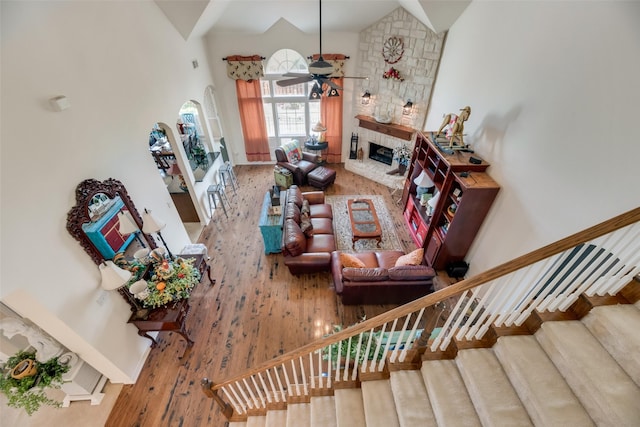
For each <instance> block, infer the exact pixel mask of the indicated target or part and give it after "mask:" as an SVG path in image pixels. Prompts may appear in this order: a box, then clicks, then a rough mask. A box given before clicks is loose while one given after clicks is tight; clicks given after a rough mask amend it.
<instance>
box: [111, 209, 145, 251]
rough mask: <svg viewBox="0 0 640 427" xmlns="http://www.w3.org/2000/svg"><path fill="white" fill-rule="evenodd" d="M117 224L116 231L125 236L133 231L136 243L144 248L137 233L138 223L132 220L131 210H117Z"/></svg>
mask: <svg viewBox="0 0 640 427" xmlns="http://www.w3.org/2000/svg"><path fill="white" fill-rule="evenodd" d="M118 224H119V226H118V232H119V233H120V234H122V235H123V236H126V235H127V234H131V233H135V234H134V235H135V237H136V240H137V241H138V243H140V246H142V247H143V248H146V246H145V244H144V242H143V241H142V239H141V238H140V236H139V235H138V232H139V231H140V229H139V228H138V225H137V224H136V222H135V221H134V220H133V217H132V216H131V212H129V211H120V212H118Z"/></svg>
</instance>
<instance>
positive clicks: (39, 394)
mask: <svg viewBox="0 0 640 427" xmlns="http://www.w3.org/2000/svg"><path fill="white" fill-rule="evenodd" d="M23 366H24V367H26V368H22V367H23ZM4 369H5V370H8V372H5V373H3V374H2V375H0V392H2V393H4V394H5V395H6V396H7V399H8V402H7V405H9V406H11V407H12V408H24V410H25V411H26V412H27V414H28V415H29V416H31V415H32V414H33V413H34V412H36V411H37V410H38V409H40V406H42V405H49V406H55V407H60V406H61V403H60V402H58V401H56V400H54V399H51V398H50V397H48V396H47V395H46V393H45V389H46V388H48V387H50V388H60V387H61V386H62V374H64V373H65V372H67V371H68V370H69V366H68V365H63V364H61V363H60V362H59V361H58V358H57V357H54V358H51V359H49V360H47V361H46V362H44V363H41V362H38V361H37V360H36V353H35V352H29V351H19V352H18V353H16V354H15V355H13V356H11V357H10V358H9V359H8V360H7V362H6V363H5V365H4ZM18 371H19V372H18Z"/></svg>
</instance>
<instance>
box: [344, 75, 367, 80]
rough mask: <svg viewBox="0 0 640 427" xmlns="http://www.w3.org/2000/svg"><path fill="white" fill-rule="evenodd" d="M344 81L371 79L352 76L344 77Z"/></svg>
mask: <svg viewBox="0 0 640 427" xmlns="http://www.w3.org/2000/svg"><path fill="white" fill-rule="evenodd" d="M342 78H343V79H358V80H369V77H355V76H354V77H351V76H342Z"/></svg>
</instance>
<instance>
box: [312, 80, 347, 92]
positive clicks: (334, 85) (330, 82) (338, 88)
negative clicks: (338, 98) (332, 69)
mask: <svg viewBox="0 0 640 427" xmlns="http://www.w3.org/2000/svg"><path fill="white" fill-rule="evenodd" d="M318 81H319V82H320V83H326V84H328V85H329V86H330V87H332V88H334V89H336V90H342V88H341V87H340V86H338V85H337V84H335V83H334V82H333V81H331V79H318Z"/></svg>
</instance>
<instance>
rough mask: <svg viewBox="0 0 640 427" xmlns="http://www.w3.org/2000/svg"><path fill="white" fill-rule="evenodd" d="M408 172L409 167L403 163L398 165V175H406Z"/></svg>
mask: <svg viewBox="0 0 640 427" xmlns="http://www.w3.org/2000/svg"><path fill="white" fill-rule="evenodd" d="M406 171H407V165H403V164H402V163H400V164H399V165H398V175H404V173H405V172H406Z"/></svg>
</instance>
